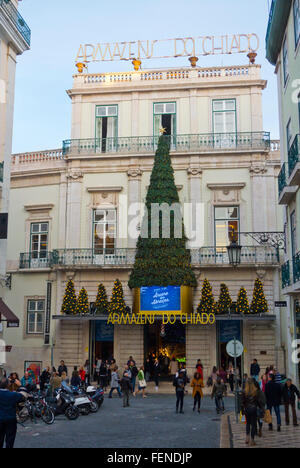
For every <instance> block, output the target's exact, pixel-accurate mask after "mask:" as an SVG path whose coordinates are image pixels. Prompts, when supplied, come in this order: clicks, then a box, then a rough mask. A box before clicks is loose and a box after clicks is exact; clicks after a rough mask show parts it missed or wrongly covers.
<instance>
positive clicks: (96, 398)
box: [86, 385, 104, 410]
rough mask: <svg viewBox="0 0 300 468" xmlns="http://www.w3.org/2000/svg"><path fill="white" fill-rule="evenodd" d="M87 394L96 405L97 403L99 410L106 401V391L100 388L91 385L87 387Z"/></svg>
mask: <svg viewBox="0 0 300 468" xmlns="http://www.w3.org/2000/svg"><path fill="white" fill-rule="evenodd" d="M86 393H87V395H88V396H89V397H90V398H91V399H92V401H93V402H94V403H97V406H98V410H99V409H100V408H101V406H102V404H103V401H104V390H103V389H102V388H100V387H99V388H97V387H93V386H91V385H90V386H89V387H87V389H86Z"/></svg>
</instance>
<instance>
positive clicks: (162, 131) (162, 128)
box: [159, 127, 167, 135]
mask: <svg viewBox="0 0 300 468" xmlns="http://www.w3.org/2000/svg"><path fill="white" fill-rule="evenodd" d="M159 133H160V134H161V135H164V134H165V133H167V129H166V128H164V127H161V128H160V129H159Z"/></svg>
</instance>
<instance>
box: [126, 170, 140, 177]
mask: <svg viewBox="0 0 300 468" xmlns="http://www.w3.org/2000/svg"><path fill="white" fill-rule="evenodd" d="M127 175H128V177H129V179H136V178H139V177H141V176H142V175H143V172H142V171H141V170H140V169H129V171H128V172H127Z"/></svg>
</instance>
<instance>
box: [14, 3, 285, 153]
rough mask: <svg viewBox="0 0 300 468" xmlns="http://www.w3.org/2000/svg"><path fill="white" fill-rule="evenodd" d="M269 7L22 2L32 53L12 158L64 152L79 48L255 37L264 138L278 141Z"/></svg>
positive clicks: (240, 58) (21, 88)
mask: <svg viewBox="0 0 300 468" xmlns="http://www.w3.org/2000/svg"><path fill="white" fill-rule="evenodd" d="M268 3H270V0H209V1H208V0H184V1H183V0H164V1H161V0H152V1H149V0H128V1H124V0H111V1H103V0H51V1H45V0H43V1H41V0H22V2H20V3H19V9H20V13H21V14H22V16H23V17H24V19H25V21H26V22H27V23H28V25H29V27H30V28H31V32H32V42H31V50H30V51H28V52H25V53H24V54H23V55H22V56H20V57H18V65H17V73H16V94H15V118H14V137H13V153H21V152H29V151H40V150H46V149H54V148H60V147H61V145H62V141H63V140H65V139H68V138H70V132H71V101H70V98H69V97H68V96H67V94H66V90H67V89H70V88H71V87H72V75H73V74H74V72H75V58H76V55H77V52H78V50H79V46H80V44H81V43H83V44H88V43H90V44H94V43H106V42H118V41H120V42H121V41H136V40H146V39H149V40H152V39H168V38H175V37H198V36H206V35H222V34H243V33H245V34H248V33H256V34H258V36H259V38H260V50H259V52H258V57H257V63H259V64H261V65H262V77H263V78H264V79H266V80H268V87H267V89H266V90H265V91H264V94H263V106H264V130H265V131H270V132H271V138H272V139H277V138H279V123H278V106H277V84H276V75H275V74H274V67H273V66H271V65H270V64H269V63H268V62H267V60H266V59H265V55H266V53H265V34H266V29H267V23H268ZM244 64H248V59H247V57H246V54H235V55H229V56H221V55H219V56H214V57H200V60H199V62H198V65H199V66H203V67H208V66H222V65H244ZM143 66H144V68H150V69H154V68H160V67H163V68H168V67H169V66H171V67H174V66H176V67H182V66H187V58H178V59H173V60H171V59H170V60H169V59H164V60H147V61H145V62H144V63H143ZM128 70H132V65H131V64H130V63H128V62H105V63H104V62H100V63H96V64H90V65H89V72H90V73H91V72H92V73H101V72H110V71H112V72H116V71H128Z"/></svg>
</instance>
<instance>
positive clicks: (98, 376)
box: [94, 358, 101, 385]
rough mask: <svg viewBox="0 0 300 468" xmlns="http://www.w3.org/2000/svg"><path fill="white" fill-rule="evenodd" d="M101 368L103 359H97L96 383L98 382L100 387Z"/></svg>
mask: <svg viewBox="0 0 300 468" xmlns="http://www.w3.org/2000/svg"><path fill="white" fill-rule="evenodd" d="M100 367H101V359H100V358H96V361H95V366H94V368H95V381H96V382H97V384H98V385H100Z"/></svg>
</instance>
